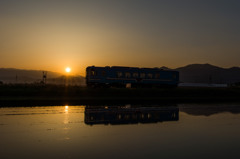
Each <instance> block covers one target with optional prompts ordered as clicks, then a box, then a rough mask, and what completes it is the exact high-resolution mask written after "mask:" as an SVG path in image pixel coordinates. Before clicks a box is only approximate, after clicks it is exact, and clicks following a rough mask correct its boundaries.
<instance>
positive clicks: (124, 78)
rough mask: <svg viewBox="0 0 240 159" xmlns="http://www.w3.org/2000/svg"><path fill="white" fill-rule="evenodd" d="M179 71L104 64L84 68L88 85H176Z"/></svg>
mask: <svg viewBox="0 0 240 159" xmlns="http://www.w3.org/2000/svg"><path fill="white" fill-rule="evenodd" d="M178 83H179V72H178V71H173V70H163V69H160V68H138V67H120V66H112V67H109V66H106V67H95V66H89V67H87V68H86V84H87V86H88V87H111V86H112V87H126V86H129V85H130V86H131V87H177V86H178Z"/></svg>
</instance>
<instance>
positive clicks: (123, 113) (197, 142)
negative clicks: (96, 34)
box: [0, 104, 240, 159]
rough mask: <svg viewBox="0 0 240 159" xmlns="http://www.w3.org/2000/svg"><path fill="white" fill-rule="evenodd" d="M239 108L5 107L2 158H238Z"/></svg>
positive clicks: (0, 117) (0, 126)
mask: <svg viewBox="0 0 240 159" xmlns="http://www.w3.org/2000/svg"><path fill="white" fill-rule="evenodd" d="M239 113H240V105H238V104H222V105H199V104H191V105H190V104H189V105H173V106H158V105H153V106H143V105H138V106H134V105H122V106H108V105H106V106H52V107H51V106H49V107H7V108H0V141H1V142H0V158H3V159H8V158H24V159H28V158H31V159H32V158H35V159H36V158H58V159H59V158H84V159H86V158H87V159H91V158H114V159H118V158H119V159H122V158H137V159H143V158H144V159H145V158H156V159H157V158H238V157H239V156H240V155H239V147H240V136H239V134H240V126H239V125H240V114H239Z"/></svg>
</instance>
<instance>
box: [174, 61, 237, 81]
mask: <svg viewBox="0 0 240 159" xmlns="http://www.w3.org/2000/svg"><path fill="white" fill-rule="evenodd" d="M175 70H177V71H179V74H180V82H183V83H216V84H230V83H237V82H240V68H239V67H232V68H221V67H217V66H214V65H210V64H191V65H187V66H185V67H180V68H177V69H175Z"/></svg>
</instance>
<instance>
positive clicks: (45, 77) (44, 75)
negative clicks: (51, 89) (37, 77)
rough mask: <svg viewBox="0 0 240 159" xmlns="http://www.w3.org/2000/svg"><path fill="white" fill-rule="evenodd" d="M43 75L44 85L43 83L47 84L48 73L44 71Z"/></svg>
mask: <svg viewBox="0 0 240 159" xmlns="http://www.w3.org/2000/svg"><path fill="white" fill-rule="evenodd" d="M42 73H43V77H42V78H43V79H42V83H43V84H46V82H47V71H43V72H42Z"/></svg>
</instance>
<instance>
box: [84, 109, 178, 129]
mask: <svg viewBox="0 0 240 159" xmlns="http://www.w3.org/2000/svg"><path fill="white" fill-rule="evenodd" d="M178 119H179V108H178V107H175V106H171V107H131V106H107V107H104V106H86V108H85V120H84V121H85V123H86V124H88V125H94V124H137V123H156V122H163V121H178Z"/></svg>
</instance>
